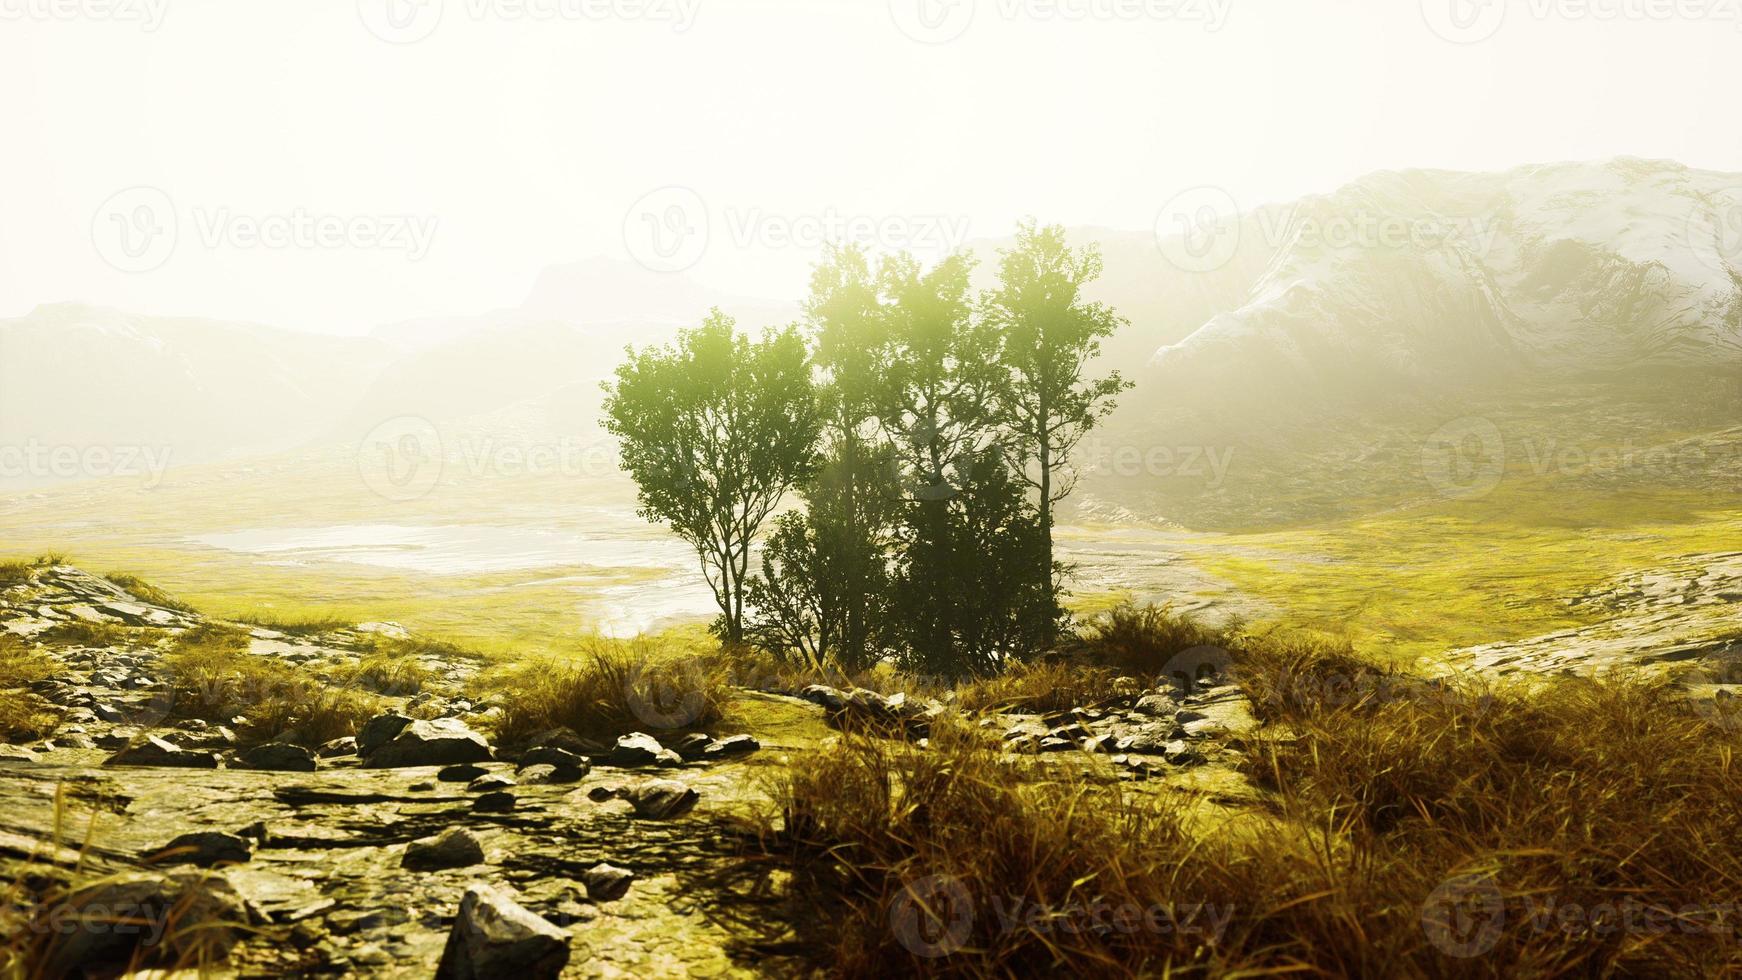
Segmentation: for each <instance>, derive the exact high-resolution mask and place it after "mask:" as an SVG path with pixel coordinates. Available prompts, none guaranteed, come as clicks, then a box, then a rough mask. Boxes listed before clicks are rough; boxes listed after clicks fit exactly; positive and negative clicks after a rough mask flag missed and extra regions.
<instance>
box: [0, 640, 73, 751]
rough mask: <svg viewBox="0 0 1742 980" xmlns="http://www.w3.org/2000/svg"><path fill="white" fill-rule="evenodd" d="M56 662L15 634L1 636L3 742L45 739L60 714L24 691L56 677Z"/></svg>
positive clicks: (0, 727)
mask: <svg viewBox="0 0 1742 980" xmlns="http://www.w3.org/2000/svg"><path fill="white" fill-rule="evenodd" d="M55 670H56V666H55V662H54V661H53V660H51V659H49V658H48V657H47V656H46V655H44V654H43V653H41V652H40V651H37V650H34V649H32V648H31V647H30V646H29V645H28V644H27V643H25V642H24V641H23V640H21V639H19V638H18V637H17V636H15V635H13V634H11V633H0V742H31V741H35V740H36V739H39V738H45V737H47V736H48V735H49V733H51V732H53V731H54V729H55V727H56V726H58V725H59V724H60V718H61V715H60V712H59V711H58V710H57V709H55V708H54V706H53V705H51V704H49V703H48V702H47V701H45V700H43V699H42V698H39V697H37V696H36V695H34V694H31V693H30V692H29V691H26V690H24V688H26V687H28V686H30V685H31V684H33V683H35V682H37V681H40V680H46V679H48V678H50V677H53V676H54V674H55Z"/></svg>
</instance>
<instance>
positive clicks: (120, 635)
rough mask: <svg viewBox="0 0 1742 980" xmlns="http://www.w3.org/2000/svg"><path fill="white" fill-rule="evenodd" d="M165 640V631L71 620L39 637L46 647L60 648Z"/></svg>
mask: <svg viewBox="0 0 1742 980" xmlns="http://www.w3.org/2000/svg"><path fill="white" fill-rule="evenodd" d="M163 637H164V633H163V631H162V630H156V629H151V628H149V627H131V626H122V625H121V624H119V623H87V622H85V621H84V620H79V619H70V620H66V621H64V622H59V623H56V624H54V625H53V626H50V627H49V628H48V629H46V630H43V631H42V632H41V633H38V634H36V638H37V639H38V640H40V641H41V642H43V643H47V644H51V645H53V646H59V647H124V646H140V645H148V644H152V643H156V642H157V641H158V640H161V639H162V638H163Z"/></svg>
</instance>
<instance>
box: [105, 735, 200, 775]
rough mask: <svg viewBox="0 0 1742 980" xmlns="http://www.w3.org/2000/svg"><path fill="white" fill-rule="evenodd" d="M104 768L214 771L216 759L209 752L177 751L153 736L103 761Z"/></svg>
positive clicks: (177, 749)
mask: <svg viewBox="0 0 1742 980" xmlns="http://www.w3.org/2000/svg"><path fill="white" fill-rule="evenodd" d="M103 765H105V766H164V767H177V768H183V769H216V768H218V757H217V756H215V755H213V754H212V753H210V752H194V751H190V750H188V749H179V748H176V747H175V746H173V745H171V744H169V743H168V742H165V741H164V740H163V739H161V738H158V737H157V736H155V735H148V736H146V738H145V740H144V741H142V742H137V743H135V744H133V745H129V746H128V747H127V748H124V749H122V750H121V751H119V752H117V753H115V754H114V755H112V756H110V757H109V758H107V759H105V760H103Z"/></svg>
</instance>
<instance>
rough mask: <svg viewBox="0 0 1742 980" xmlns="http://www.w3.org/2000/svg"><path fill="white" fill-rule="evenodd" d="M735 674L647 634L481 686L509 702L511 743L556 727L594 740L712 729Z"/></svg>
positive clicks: (501, 732) (516, 670)
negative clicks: (682, 730)
mask: <svg viewBox="0 0 1742 980" xmlns="http://www.w3.org/2000/svg"><path fill="white" fill-rule="evenodd" d="M729 677H730V672H729V670H728V669H727V668H726V667H725V666H724V665H723V664H722V662H721V661H720V660H719V658H718V657H717V656H715V655H712V654H706V653H701V652H698V651H697V650H696V649H694V648H691V647H687V646H674V645H671V644H662V643H660V642H659V641H657V640H651V639H648V638H645V637H643V638H638V639H636V640H632V641H627V642H623V643H617V642H613V641H607V640H593V641H590V642H589V643H588V645H587V646H586V647H585V648H584V649H583V650H582V651H581V652H580V653H579V655H577V656H573V657H569V658H543V659H535V660H531V661H528V662H525V663H522V664H519V665H516V666H511V667H505V668H499V669H497V670H495V671H492V672H491V673H490V674H489V675H488V676H487V677H486V678H484V679H483V680H482V682H481V686H482V688H483V690H484V691H485V692H486V693H485V696H486V697H488V698H490V700H492V701H494V702H496V703H499V704H501V705H502V709H503V711H502V715H501V717H500V718H498V719H497V721H496V723H495V730H496V736H497V737H498V738H499V739H501V740H502V741H504V742H508V743H510V744H512V743H514V742H517V741H521V740H524V739H526V738H529V737H531V736H533V735H535V734H537V733H539V732H543V731H548V730H550V729H552V728H569V729H572V730H574V731H575V732H576V733H578V734H580V735H582V736H587V737H594V738H614V737H616V736H618V735H623V734H627V733H629V732H632V731H658V730H662V729H664V730H675V729H704V728H708V727H710V726H712V725H714V724H715V723H717V722H719V721H720V720H721V718H722V716H723V715H724V711H725V706H726V705H727V703H728V702H729V701H730V700H731V696H732V688H731V684H730V682H729Z"/></svg>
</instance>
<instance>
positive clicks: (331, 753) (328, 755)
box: [315, 735, 357, 759]
mask: <svg viewBox="0 0 1742 980" xmlns="http://www.w3.org/2000/svg"><path fill="white" fill-rule="evenodd" d="M315 754H316V755H318V756H320V757H321V758H323V759H335V758H338V757H339V756H342V755H356V754H357V739H356V738H355V737H354V736H351V735H346V736H345V737H344V738H335V739H333V740H332V741H331V742H328V743H326V744H324V745H322V746H321V747H320V750H319V751H317V752H316V753H315Z"/></svg>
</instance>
